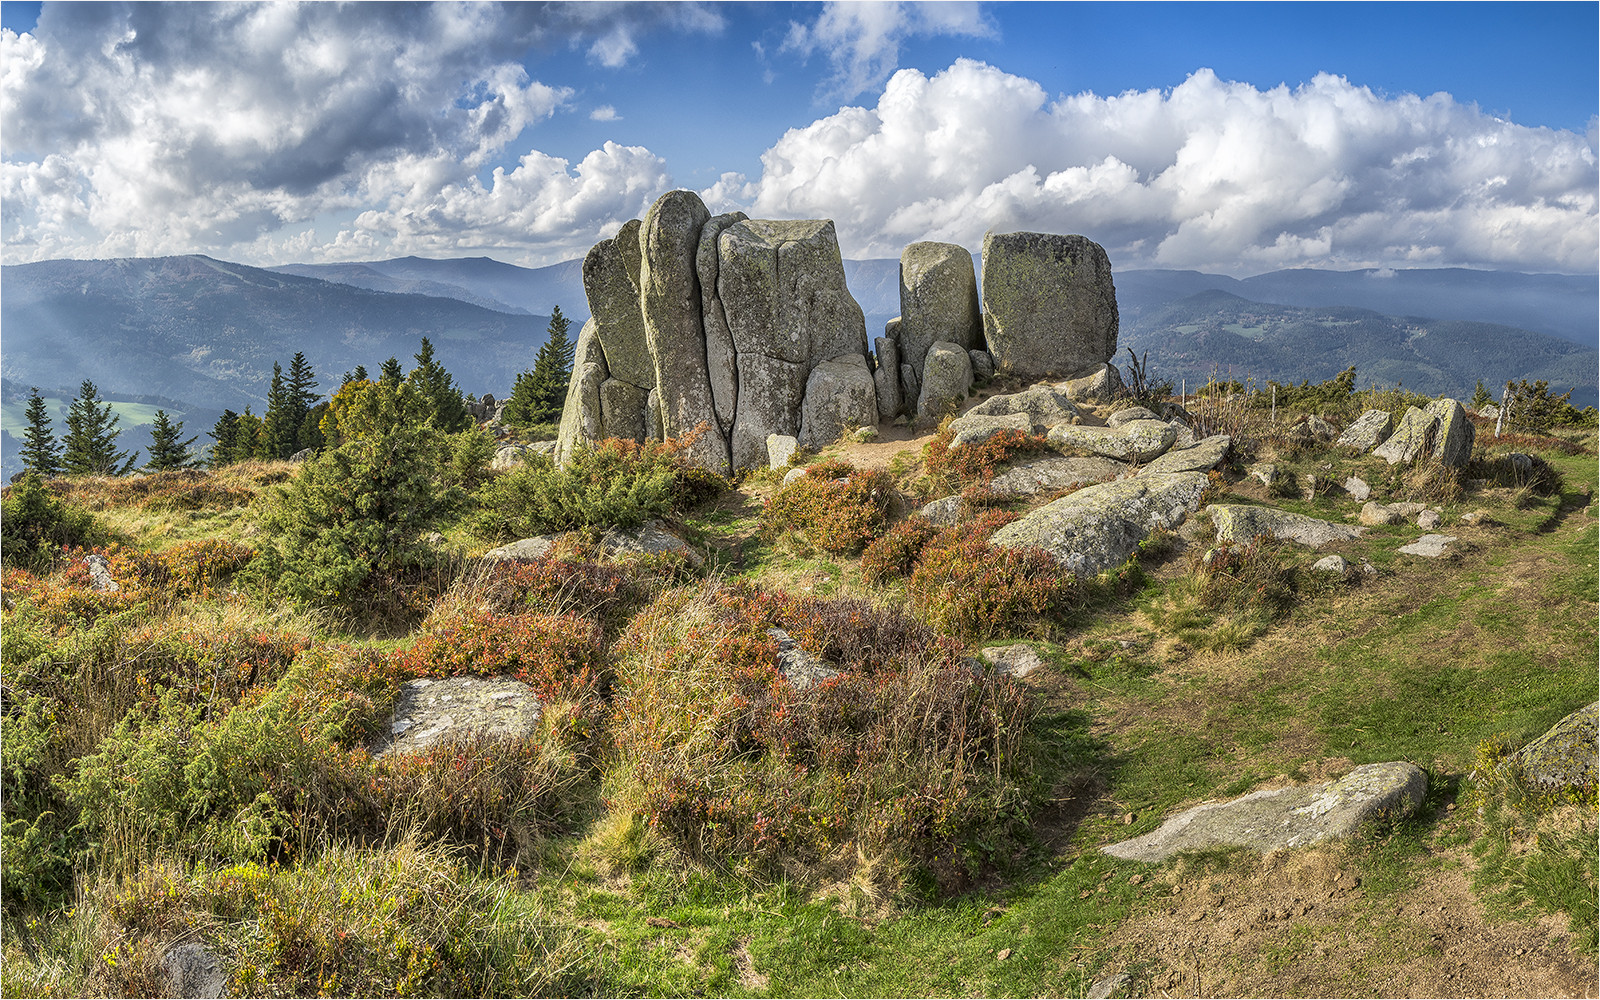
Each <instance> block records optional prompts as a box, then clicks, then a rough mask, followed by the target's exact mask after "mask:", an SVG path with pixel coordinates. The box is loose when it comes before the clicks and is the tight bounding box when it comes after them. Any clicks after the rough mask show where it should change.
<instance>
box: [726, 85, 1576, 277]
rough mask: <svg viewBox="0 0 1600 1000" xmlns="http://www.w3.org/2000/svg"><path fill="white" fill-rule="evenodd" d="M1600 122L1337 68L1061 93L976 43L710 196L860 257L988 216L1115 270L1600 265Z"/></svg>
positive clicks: (787, 139) (966, 235)
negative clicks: (970, 55)
mask: <svg viewBox="0 0 1600 1000" xmlns="http://www.w3.org/2000/svg"><path fill="white" fill-rule="evenodd" d="M1596 162H1597V161H1596V154H1595V147H1594V142H1593V139H1592V138H1590V137H1586V136H1579V135H1577V134H1575V133H1571V132H1563V131H1557V130H1553V129H1548V128H1529V127H1524V126H1519V125H1514V124H1512V123H1509V122H1506V121H1502V120H1500V119H1497V118H1494V117H1492V116H1489V115H1486V114H1484V113H1482V112H1481V111H1479V110H1478V109H1477V108H1476V107H1474V106H1469V105H1462V104H1459V103H1457V102H1455V101H1454V100H1453V99H1452V98H1451V97H1450V96H1449V95H1447V94H1434V95H1432V96H1428V97H1419V96H1416V95H1411V94H1405V95H1401V96H1399V97H1380V96H1378V95H1376V94H1374V93H1373V92H1372V91H1371V90H1369V89H1367V88H1365V87H1361V86H1357V85H1355V84H1353V83H1351V82H1350V81H1348V80H1346V79H1344V78H1342V77H1337V76H1331V75H1326V74H1324V75H1319V76H1317V77H1316V78H1315V79H1313V80H1312V81H1311V82H1309V83H1307V84H1304V85H1302V86H1300V87H1297V88H1292V89H1291V88H1289V87H1285V86H1279V87H1276V88H1273V89H1271V90H1260V89H1257V88H1256V87H1254V86H1252V85H1250V84H1246V83H1235V82H1228V81H1224V80H1221V79H1219V78H1218V77H1217V76H1216V75H1215V74H1214V73H1212V72H1211V71H1210V70H1205V69H1202V70H1199V71H1197V72H1196V73H1194V74H1193V75H1192V76H1190V77H1189V79H1188V80H1186V81H1185V82H1184V83H1182V84H1180V85H1179V86H1177V87H1174V88H1172V89H1170V90H1147V91H1130V92H1128V93H1124V94H1119V95H1115V96H1108V97H1102V96H1098V95H1095V94H1092V93H1086V94H1078V95H1073V96H1066V97H1059V98H1055V99H1052V98H1051V97H1050V95H1048V94H1047V93H1046V92H1045V90H1044V89H1043V88H1042V87H1041V86H1039V84H1037V83H1036V82H1034V81H1032V80H1028V79H1026V78H1023V77H1018V76H1014V75H1012V74H1008V73H1005V72H1003V71H1001V70H999V69H996V68H994V67H991V66H988V65H985V64H983V63H979V62H974V61H971V60H964V59H963V60H958V61H957V62H956V63H955V64H954V65H952V66H950V67H949V68H948V69H946V70H944V71H943V72H940V73H937V74H935V75H933V76H931V77H930V76H927V75H925V74H923V73H921V72H919V71H917V70H913V69H905V70H900V71H899V72H897V73H895V74H894V75H893V76H892V77H891V78H890V79H889V81H888V83H887V84H886V85H885V87H884V89H883V92H882V96H881V97H880V98H879V100H878V102H877V106H876V107H872V108H867V107H846V108H842V109H840V110H839V112H838V113H837V114H834V115H830V116H828V117H826V118H822V119H819V120H817V121H815V122H813V123H811V124H810V125H807V126H804V127H802V128H796V129H792V130H790V131H789V132H787V133H786V134H785V135H784V136H783V137H782V138H781V139H779V141H778V142H777V143H775V144H774V145H773V146H772V147H771V148H770V149H768V150H767V151H766V153H765V154H763V156H762V172H761V176H760V178H759V179H758V180H756V181H754V182H750V181H747V180H746V179H745V178H742V177H735V178H727V177H725V178H723V180H721V181H719V182H718V184H717V185H716V186H715V187H714V188H713V189H711V190H709V191H708V192H707V195H708V196H716V197H717V198H718V199H719V203H718V204H715V205H713V206H712V207H713V209H719V208H728V207H733V206H736V205H737V206H739V207H744V208H746V209H747V210H748V211H750V212H751V213H752V214H755V215H762V216H766V215H771V216H774V217H785V218H794V217H816V218H833V219H835V220H836V221H837V223H838V227H839V233H840V239H841V242H842V243H843V244H844V250H845V253H846V254H847V255H852V256H861V257H892V256H898V255H899V252H900V250H901V248H903V247H904V246H905V245H906V244H907V243H910V242H913V241H916V240H925V239H934V240H947V241H950V242H956V243H960V244H962V245H964V246H968V247H972V248H976V247H977V246H978V245H979V243H980V242H981V240H982V236H983V233H984V232H985V231H987V230H989V229H995V230H997V231H1002V232H1004V231H1013V230H1019V229H1025V230H1035V231H1043V232H1075V233H1083V234H1085V235H1088V236H1090V237H1091V238H1093V239H1095V240H1097V241H1098V242H1100V243H1102V244H1103V245H1105V246H1106V248H1107V250H1108V251H1109V252H1110V253H1111V254H1112V259H1113V262H1114V263H1115V264H1117V265H1119V266H1157V267H1179V268H1202V269H1213V270H1216V269H1226V270H1235V271H1257V270H1265V269H1268V268H1274V267H1290V266H1319V265H1323V266H1359V265H1367V264H1373V263H1389V264H1411V265H1424V264H1435V265H1444V264H1461V265H1478V266H1492V267H1505V268H1516V269H1525V270H1560V271H1593V270H1595V269H1596V267H1597V266H1600V260H1597V255H1600V240H1597V232H1600V230H1597V213H1596V208H1597V205H1596V186H1597V176H1600V175H1597V170H1596Z"/></svg>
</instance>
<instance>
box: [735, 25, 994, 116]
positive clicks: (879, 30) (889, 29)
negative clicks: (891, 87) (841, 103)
mask: <svg viewBox="0 0 1600 1000" xmlns="http://www.w3.org/2000/svg"><path fill="white" fill-rule="evenodd" d="M995 34H996V29H995V27H994V24H993V23H992V22H991V21H990V20H989V19H988V18H987V17H985V16H984V14H983V12H982V10H981V9H980V8H979V5H978V4H977V3H967V2H949V3H912V2H902V0H885V2H875V3H857V2H829V3H825V4H823V5H822V12H821V13H820V14H818V15H817V19H816V20H815V21H813V22H811V23H810V24H801V23H800V22H798V21H791V22H789V30H788V32H787V33H786V34H785V35H784V39H783V43H782V45H781V46H780V47H779V50H778V51H779V53H780V54H781V53H791V52H792V53H796V54H798V55H800V56H801V57H802V58H810V57H811V56H813V55H815V54H817V53H818V52H821V53H824V54H826V55H827V58H828V61H829V62H830V64H831V65H832V70H833V72H832V76H831V77H830V78H829V79H828V80H827V81H826V83H825V84H824V91H825V93H827V94H828V95H829V96H835V97H839V98H844V99H848V98H851V97H854V96H856V95H857V94H859V93H861V92H863V91H865V90H869V89H875V88H877V87H878V86H880V85H882V83H883V81H884V80H886V79H888V77H889V74H890V73H892V72H894V70H895V67H896V66H898V65H899V62H900V45H901V43H902V42H904V41H905V40H906V39H907V38H911V37H917V36H931V35H957V36H964V37H969V38H989V37H993V36H994V35H995ZM757 51H758V54H760V49H758V50H757Z"/></svg>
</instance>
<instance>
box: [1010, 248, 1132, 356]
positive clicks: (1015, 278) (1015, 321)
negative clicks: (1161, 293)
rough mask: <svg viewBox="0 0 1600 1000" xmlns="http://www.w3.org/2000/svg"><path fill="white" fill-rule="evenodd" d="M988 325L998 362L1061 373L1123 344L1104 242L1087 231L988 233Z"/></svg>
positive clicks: (1109, 352) (1106, 353)
mask: <svg viewBox="0 0 1600 1000" xmlns="http://www.w3.org/2000/svg"><path fill="white" fill-rule="evenodd" d="M981 294H982V298H983V333H984V340H985V341H986V342H987V343H988V345H989V352H990V353H991V354H992V355H994V362H995V367H996V368H997V369H998V370H1000V371H1004V372H1010V373H1012V374H1014V375H1018V376H1021V377H1023V378H1029V379H1033V378H1050V377H1057V378H1059V377H1061V376H1063V375H1067V374H1069V373H1077V372H1083V371H1086V370H1087V369H1089V368H1090V367H1092V366H1094V365H1102V364H1105V363H1106V362H1108V361H1110V360H1111V357H1112V355H1114V354H1115V353H1116V351H1117V293H1116V289H1115V288H1114V287H1112V283H1111V261H1110V259H1109V258H1108V257H1107V256H1106V252H1105V249H1104V248H1102V247H1101V246H1100V245H1099V244H1098V243H1095V242H1093V241H1091V240H1089V239H1087V238H1086V237H1083V236H1055V235H1050V234H1046V233H1003V234H1002V233H986V234H985V235H984V237H983V282H982V285H981Z"/></svg>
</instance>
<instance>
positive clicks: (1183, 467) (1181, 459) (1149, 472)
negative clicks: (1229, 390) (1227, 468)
mask: <svg viewBox="0 0 1600 1000" xmlns="http://www.w3.org/2000/svg"><path fill="white" fill-rule="evenodd" d="M1232 444H1233V438H1231V437H1229V436H1228V435H1226V434H1216V435H1213V436H1212V437H1208V438H1205V439H1204V440H1202V441H1200V442H1199V443H1198V444H1195V445H1193V446H1192V447H1188V448H1181V449H1175V450H1173V451H1169V452H1167V453H1166V454H1165V455H1162V456H1160V457H1159V458H1156V459H1155V460H1153V461H1152V462H1151V463H1150V464H1149V465H1146V466H1145V467H1144V468H1142V469H1140V470H1139V475H1141V476H1164V475H1168V474H1170V473H1173V472H1210V471H1211V470H1212V469H1215V468H1216V467H1217V466H1218V465H1219V464H1221V462H1222V460H1223V459H1224V458H1227V457H1228V448H1229V446H1230V445H1232Z"/></svg>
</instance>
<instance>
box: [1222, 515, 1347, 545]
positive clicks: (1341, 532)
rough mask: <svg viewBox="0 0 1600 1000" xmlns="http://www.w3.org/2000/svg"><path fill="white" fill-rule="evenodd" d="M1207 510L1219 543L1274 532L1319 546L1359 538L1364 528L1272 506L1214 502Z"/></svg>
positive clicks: (1281, 537)
mask: <svg viewBox="0 0 1600 1000" xmlns="http://www.w3.org/2000/svg"><path fill="white" fill-rule="evenodd" d="M1206 510H1207V512H1208V513H1209V514H1210V516H1211V523H1212V525H1214V526H1215V527H1216V529H1217V540H1218V541H1219V542H1248V541H1250V539H1252V538H1254V537H1256V536H1257V535H1271V536H1273V537H1274V538H1277V539H1279V540H1280V541H1287V542H1298V543H1299V544H1301V545H1305V546H1309V547H1310V548H1313V549H1317V548H1321V547H1322V546H1324V545H1327V544H1328V543H1329V542H1345V541H1349V540H1350V539H1352V538H1358V537H1360V535H1361V533H1362V531H1363V530H1364V529H1362V528H1357V527H1355V526H1353V525H1348V524H1334V523H1332V522H1331V521H1323V520H1320V519H1318V518H1315V517H1307V516H1305V515H1304V514H1293V513H1290V512H1289V511H1286V510H1277V509H1276V508H1273V507H1256V506H1251V505H1248V504H1212V505H1211V506H1210V507H1207V508H1206Z"/></svg>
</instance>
